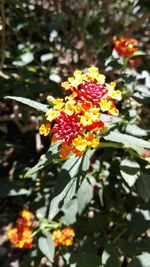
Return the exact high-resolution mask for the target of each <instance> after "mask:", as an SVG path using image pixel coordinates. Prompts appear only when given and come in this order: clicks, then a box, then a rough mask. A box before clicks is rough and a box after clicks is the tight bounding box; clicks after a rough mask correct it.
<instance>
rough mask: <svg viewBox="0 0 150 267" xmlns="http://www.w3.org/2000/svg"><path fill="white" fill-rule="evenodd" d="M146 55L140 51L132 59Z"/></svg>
mask: <svg viewBox="0 0 150 267" xmlns="http://www.w3.org/2000/svg"><path fill="white" fill-rule="evenodd" d="M144 55H146V53H145V52H143V51H140V50H138V51H136V52H134V55H133V56H132V57H139V56H144ZM132 57H131V58H132Z"/></svg>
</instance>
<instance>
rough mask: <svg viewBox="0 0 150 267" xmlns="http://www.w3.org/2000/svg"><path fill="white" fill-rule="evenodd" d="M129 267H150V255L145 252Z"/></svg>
mask: <svg viewBox="0 0 150 267" xmlns="http://www.w3.org/2000/svg"><path fill="white" fill-rule="evenodd" d="M128 267H150V253H147V252H143V253H142V254H141V255H139V256H137V257H135V258H134V259H133V260H132V261H131V262H130V263H129V264H128Z"/></svg>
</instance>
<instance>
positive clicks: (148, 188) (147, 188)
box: [136, 172, 150, 201]
mask: <svg viewBox="0 0 150 267" xmlns="http://www.w3.org/2000/svg"><path fill="white" fill-rule="evenodd" d="M136 186H137V192H138V194H139V195H140V197H141V198H142V199H143V200H144V201H148V200H149V199H150V175H149V174H148V173H143V172H142V173H141V176H140V177H139V179H138V180H137V184H136Z"/></svg>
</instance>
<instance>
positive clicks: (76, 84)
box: [68, 76, 83, 88]
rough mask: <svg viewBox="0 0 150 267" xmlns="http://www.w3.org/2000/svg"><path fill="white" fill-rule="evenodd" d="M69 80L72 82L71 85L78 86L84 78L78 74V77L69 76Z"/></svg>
mask: <svg viewBox="0 0 150 267" xmlns="http://www.w3.org/2000/svg"><path fill="white" fill-rule="evenodd" d="M68 81H69V82H70V84H71V86H73V87H74V88H78V85H79V84H81V83H82V81H83V78H82V76H77V77H76V78H74V77H70V78H68Z"/></svg>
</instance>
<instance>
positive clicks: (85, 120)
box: [39, 67, 121, 158]
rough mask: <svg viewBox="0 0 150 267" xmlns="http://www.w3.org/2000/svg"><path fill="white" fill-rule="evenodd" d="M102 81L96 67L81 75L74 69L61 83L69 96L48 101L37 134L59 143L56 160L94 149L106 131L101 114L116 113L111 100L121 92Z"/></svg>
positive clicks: (119, 95)
mask: <svg viewBox="0 0 150 267" xmlns="http://www.w3.org/2000/svg"><path fill="white" fill-rule="evenodd" d="M105 78H106V77H105V76H104V75H103V74H100V73H99V70H98V68H96V67H90V68H88V70H87V71H86V72H84V73H83V72H82V71H80V70H76V71H75V72H74V77H70V78H68V81H66V82H63V83H62V87H64V89H65V90H67V91H70V95H69V96H67V97H65V99H52V105H53V107H52V108H50V109H49V110H48V112H47V113H46V119H47V121H48V123H46V124H42V125H41V127H40V129H39V132H40V134H41V135H44V136H47V135H48V134H49V133H51V134H52V135H53V136H52V140H51V141H52V142H57V141H59V140H61V141H62V144H61V147H60V153H59V156H60V157H62V158H67V156H68V155H69V153H71V152H72V153H73V154H75V155H77V156H81V155H82V154H83V153H84V152H85V151H86V150H87V149H88V148H96V147H98V146H99V144H100V141H99V136H100V134H102V133H104V132H106V131H107V130H108V126H107V124H106V123H105V122H104V121H102V119H101V113H102V112H107V113H108V114H111V115H114V116H117V115H118V114H119V111H118V109H117V108H116V106H115V101H116V100H121V91H120V90H115V86H116V84H115V83H114V82H111V83H110V84H108V83H106V82H105Z"/></svg>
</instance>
